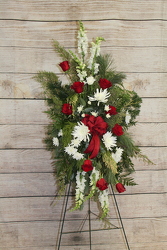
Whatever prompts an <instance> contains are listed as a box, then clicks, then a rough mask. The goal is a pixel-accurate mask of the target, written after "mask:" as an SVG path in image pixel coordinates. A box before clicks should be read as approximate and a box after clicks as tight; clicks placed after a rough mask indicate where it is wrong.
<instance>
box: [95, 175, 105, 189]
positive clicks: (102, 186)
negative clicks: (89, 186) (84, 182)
mask: <svg viewBox="0 0 167 250" xmlns="http://www.w3.org/2000/svg"><path fill="white" fill-rule="evenodd" d="M96 187H98V189H100V190H105V189H107V188H108V183H107V182H106V180H105V179H104V178H101V179H100V180H98V181H97V182H96Z"/></svg>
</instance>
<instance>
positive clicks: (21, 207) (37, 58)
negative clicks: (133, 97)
mask: <svg viewBox="0 0 167 250" xmlns="http://www.w3.org/2000/svg"><path fill="white" fill-rule="evenodd" d="M166 13H167V2H166V1H163V0H159V1H157V0H149V1H145V0H139V1H131V0H125V1H122V0H117V1H116V0H104V1H99V0H96V1H93V0H84V1H80V0H69V1H67V0H62V1H55V0H49V1H46V0H36V1H33V0H28V1H25V0H18V1H12V0H2V1H0V27H1V28H0V30H1V32H0V56H1V61H0V107H1V108H0V250H9V249H10V250H53V249H54V250H55V247H56V241H57V233H58V230H59V220H60V217H61V212H62V205H63V198H60V200H59V201H57V203H55V202H53V199H54V194H55V189H56V186H55V180H54V178H53V175H52V172H53V170H52V160H51V154H50V152H48V151H46V150H45V145H44V143H43V138H44V137H45V124H48V122H49V120H48V118H47V116H46V114H44V113H43V111H44V110H45V109H46V108H47V107H46V105H45V103H44V100H43V99H44V96H43V94H42V88H41V86H40V84H39V83H37V82H35V81H34V79H32V77H33V76H34V75H35V74H36V73H37V71H38V70H47V71H53V72H55V73H57V74H58V75H59V76H60V79H61V80H62V81H63V82H66V79H65V77H64V76H63V74H62V73H63V72H61V71H60V68H59V67H58V63H59V62H60V61H61V60H62V59H61V58H59V57H58V56H57V55H56V53H54V51H53V48H52V39H55V40H58V41H59V42H60V43H61V45H64V46H65V47H66V48H71V49H72V50H73V51H76V46H77V45H76V42H75V38H76V36H77V20H83V22H84V25H85V27H86V29H87V31H88V33H87V34H88V38H89V39H90V40H91V39H92V38H95V37H97V36H103V37H104V38H105V39H106V42H103V43H102V48H101V52H102V53H111V54H112V56H113V59H114V66H115V68H116V70H118V71H123V72H125V73H126V75H127V78H126V79H125V80H124V85H125V87H126V88H128V89H130V90H134V91H136V92H137V93H138V94H139V95H140V96H141V97H143V103H142V107H141V114H140V116H139V117H138V121H139V123H138V124H137V126H136V127H134V128H131V129H130V133H132V135H133V138H134V140H135V142H136V144H138V145H139V146H140V147H141V150H142V152H143V154H146V155H147V156H148V157H149V158H150V159H151V160H152V161H153V162H154V163H155V165H147V164H146V163H143V162H142V161H139V160H137V159H133V162H134V164H135V169H136V172H135V173H134V174H133V177H134V178H135V181H136V182H137V183H138V185H137V186H134V187H127V191H126V192H125V193H123V194H118V193H116V199H117V202H118V205H119V209H120V212H121V216H122V218H123V223H124V226H125V230H126V234H127V237H128V241H129V245H130V249H131V250H143V249H147V250H166V249H167V240H166V239H167V230H166V228H167V213H166V206H167V189H166V178H167V176H166V175H167V170H166V164H167V157H166V155H167V137H166V130H167V116H166V113H167V112H166V111H167V110H166V106H167V105H166V100H167V99H166V97H167V87H166V78H167V66H166V65H167V64H166V59H167V50H166V45H167V33H166V28H167V21H166V20H167V14H166ZM52 202H53V204H52V205H51V203H52ZM71 204H72V201H71V200H70V202H69V204H68V206H70V205H71ZM87 209H88V207H87V205H86V206H85V207H84V209H83V211H76V212H73V213H70V212H68V213H67V217H66V221H65V226H64V230H65V231H67V230H76V229H77V228H78V227H79V225H80V223H81V221H82V219H83V217H84V216H85V214H86V212H87ZM91 209H92V210H93V211H94V212H96V211H97V206H96V203H94V202H92V203H91ZM110 217H111V219H112V220H111V221H112V223H113V224H116V225H119V223H118V220H117V219H116V218H117V216H116V212H115V204H114V203H113V202H112V201H111V203H110ZM99 227H102V225H101V224H100V223H99V222H98V221H95V220H94V218H92V228H95V229H97V228H99ZM85 228H86V229H88V223H87V222H86V224H85ZM102 234H103V235H102ZM102 236H103V237H102ZM111 246H112V250H118V249H119V250H124V249H126V246H125V243H124V239H123V236H122V234H121V231H120V230H111V231H108V232H107V231H103V232H102V231H99V232H92V250H104V249H105V250H110V249H111ZM67 249H68V250H86V249H89V235H88V234H87V233H82V234H79V235H78V234H68V235H63V238H62V245H61V250H67Z"/></svg>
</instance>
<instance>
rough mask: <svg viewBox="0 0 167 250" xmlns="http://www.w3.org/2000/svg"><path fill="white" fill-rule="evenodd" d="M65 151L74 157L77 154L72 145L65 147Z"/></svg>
mask: <svg viewBox="0 0 167 250" xmlns="http://www.w3.org/2000/svg"><path fill="white" fill-rule="evenodd" d="M64 151H65V152H66V153H67V154H69V155H74V154H76V153H77V149H76V148H75V147H74V146H72V145H68V146H67V147H65V148H64Z"/></svg>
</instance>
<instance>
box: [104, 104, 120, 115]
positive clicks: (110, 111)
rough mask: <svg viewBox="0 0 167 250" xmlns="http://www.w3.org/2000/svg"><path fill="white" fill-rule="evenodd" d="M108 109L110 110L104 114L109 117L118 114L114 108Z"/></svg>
mask: <svg viewBox="0 0 167 250" xmlns="http://www.w3.org/2000/svg"><path fill="white" fill-rule="evenodd" d="M109 108H110V109H109V111H106V112H105V113H106V114H109V115H116V114H118V113H117V110H116V107H114V106H111V105H109Z"/></svg>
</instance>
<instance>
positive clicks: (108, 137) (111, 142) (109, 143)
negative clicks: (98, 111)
mask: <svg viewBox="0 0 167 250" xmlns="http://www.w3.org/2000/svg"><path fill="white" fill-rule="evenodd" d="M102 141H103V142H104V145H105V146H106V148H107V149H108V150H111V149H112V147H115V146H116V142H117V138H116V137H115V136H113V135H112V133H111V132H109V131H108V132H107V133H105V134H104V135H103V138H102Z"/></svg>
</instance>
